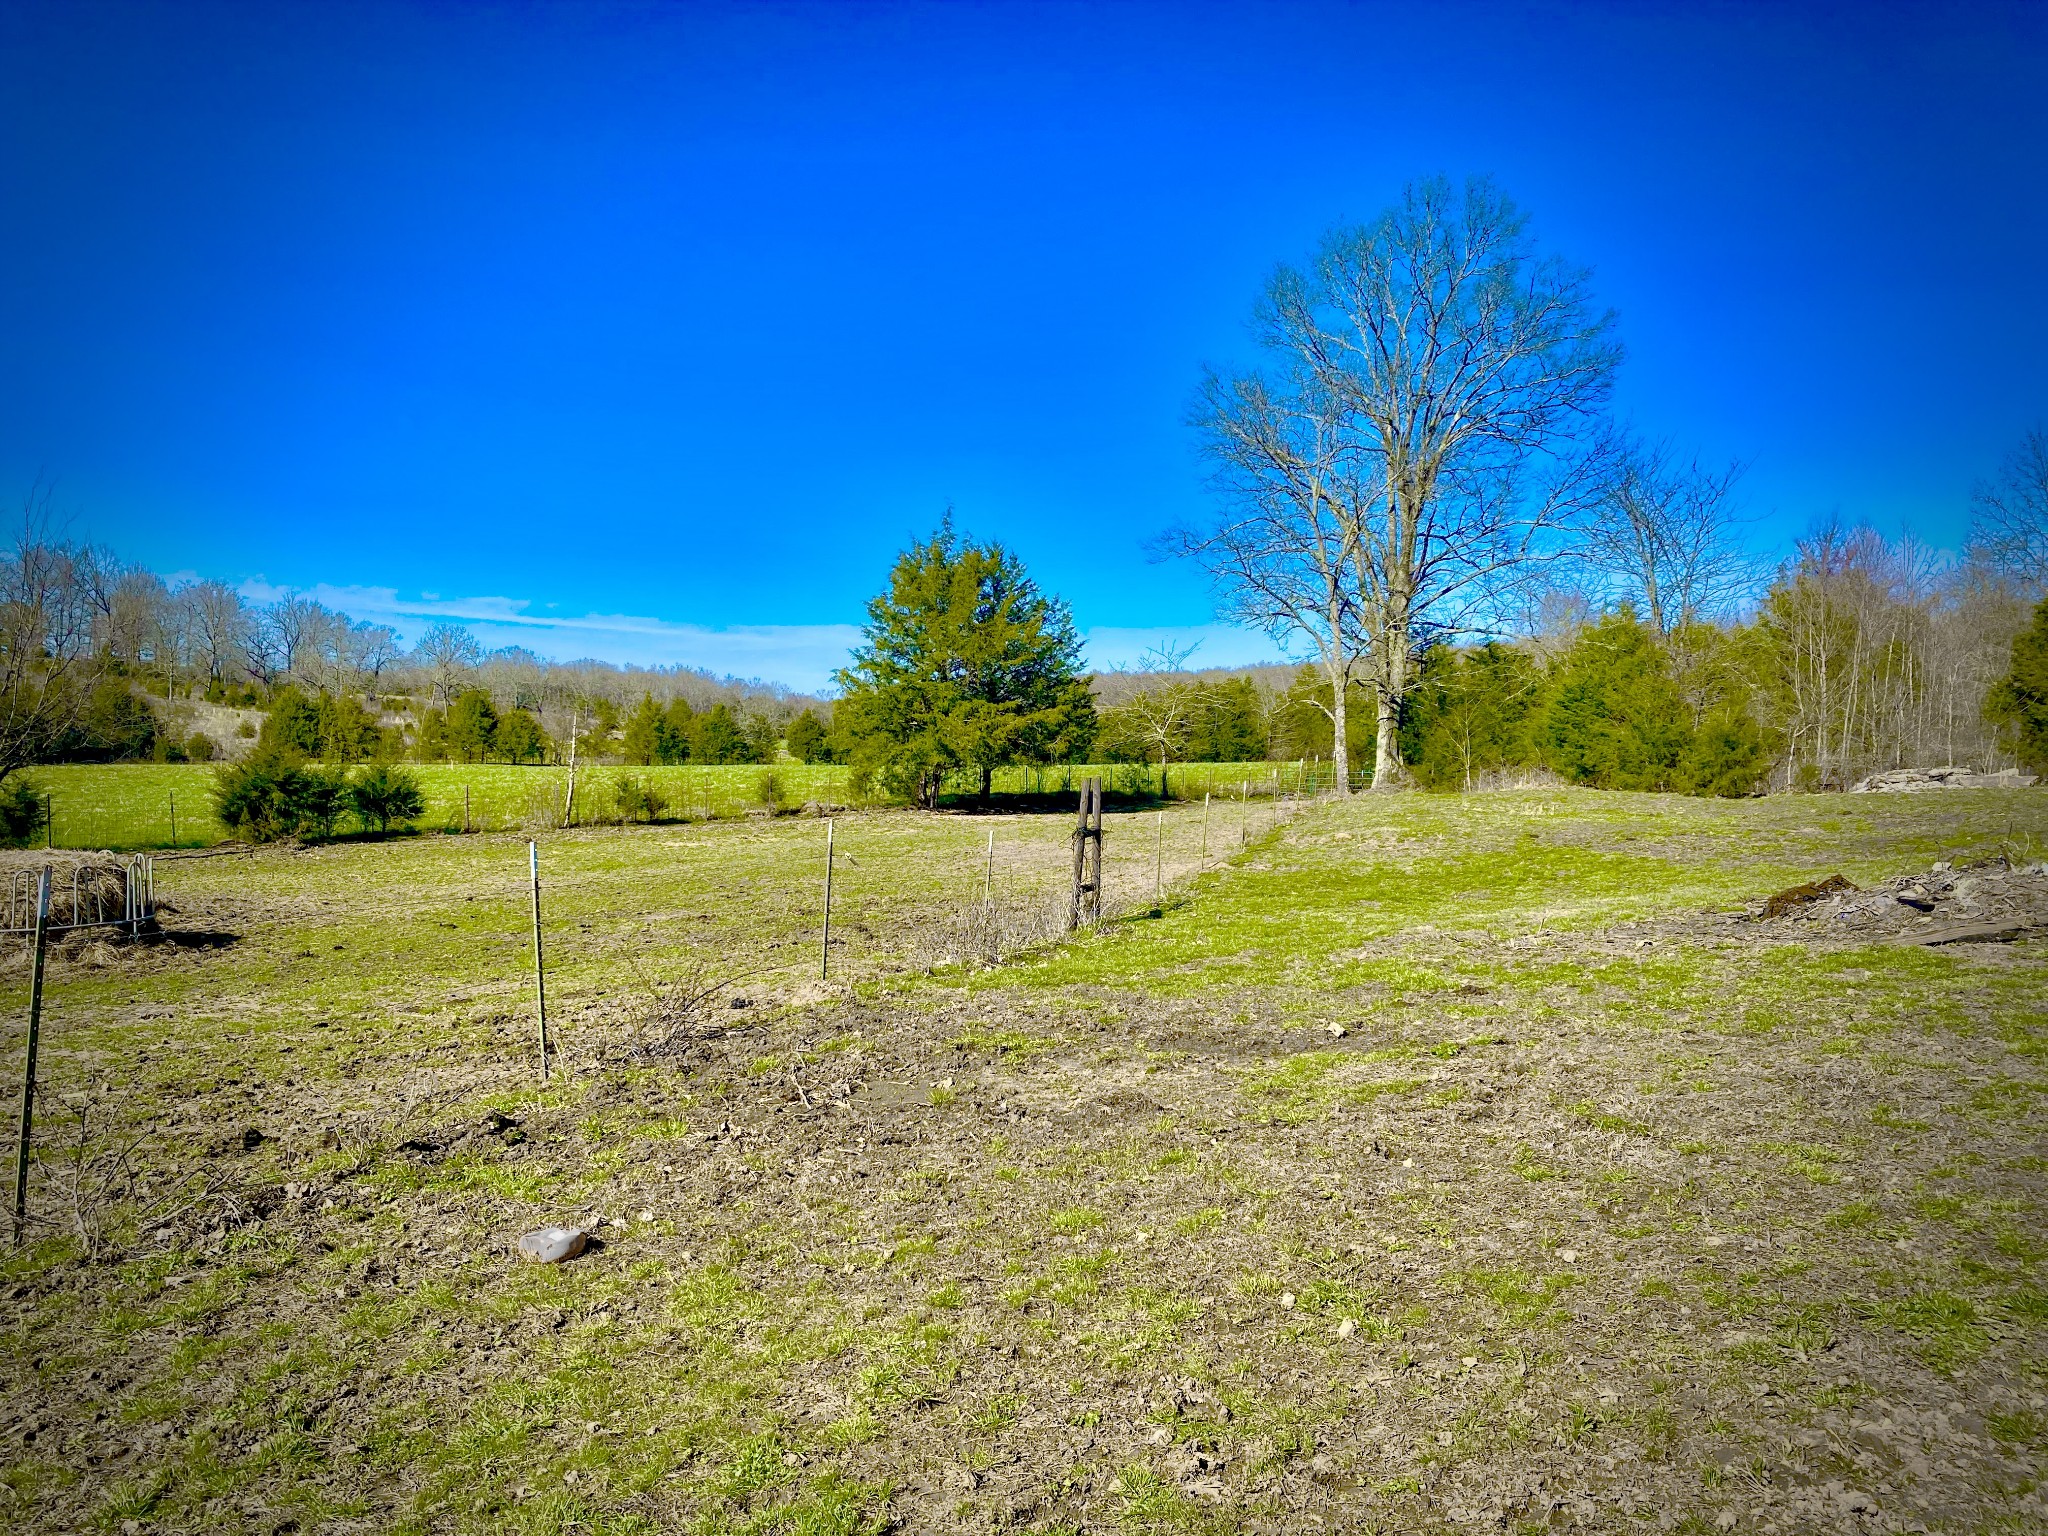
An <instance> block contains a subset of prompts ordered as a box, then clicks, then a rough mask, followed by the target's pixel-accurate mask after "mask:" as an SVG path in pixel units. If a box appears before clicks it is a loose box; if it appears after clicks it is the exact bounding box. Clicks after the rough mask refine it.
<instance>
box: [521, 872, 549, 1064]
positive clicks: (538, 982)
mask: <svg viewBox="0 0 2048 1536" xmlns="http://www.w3.org/2000/svg"><path fill="white" fill-rule="evenodd" d="M526 867H527V871H528V873H529V874H531V876H532V877H533V1001H534V1011H535V1013H536V1015H537V1019H538V1023H539V1025H540V1080H541V1081H542V1082H543V1083H545V1082H546V1081H547V1080H548V973H547V967H546V966H545V965H544V964H542V962H541V951H540V845H539V844H538V843H531V842H529V843H528V844H527V845H526Z"/></svg>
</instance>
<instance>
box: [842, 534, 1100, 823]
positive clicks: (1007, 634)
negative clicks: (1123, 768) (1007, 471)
mask: <svg viewBox="0 0 2048 1536" xmlns="http://www.w3.org/2000/svg"><path fill="white" fill-rule="evenodd" d="M839 684H840V687H841V688H842V690H843V691H844V696H843V697H842V699H841V701H840V703H839V705H838V706H837V709H836V711H835V715H836V720H835V723H836V724H837V726H838V728H839V729H840V730H841V731H842V732H843V733H844V734H845V735H846V737H847V738H848V740H849V741H850V742H851V743H852V744H853V750H854V760H855V762H856V763H857V764H859V765H860V766H862V767H863V768H865V769H867V770H868V771H870V772H874V773H877V774H879V776H880V777H881V780H882V783H883V785H884V787H885V788H887V789H889V790H890V791H892V792H893V793H897V794H903V795H906V796H908V797H910V798H912V799H914V800H915V801H916V802H917V803H918V804H919V805H922V806H927V807H929V806H933V805H936V804H937V803H938V798H939V794H940V792H941V790H942V789H943V788H944V786H945V782H946V778H947V776H948V775H949V774H953V773H957V772H966V773H969V774H972V775H973V776H974V777H975V778H976V780H977V781H978V784H979V788H980V791H981V794H982V795H983V797H984V798H986V796H987V794H988V792H989V787H990V781H991V779H992V777H993V775H994V772H995V769H996V768H997V767H998V766H999V765H1001V764H1003V763H1006V762H1016V761H1020V760H1022V761H1035V762H1044V761H1049V760H1056V759H1057V758H1059V757H1061V756H1064V755H1066V754H1068V753H1070V752H1073V751H1075V750H1076V749H1077V748H1079V747H1080V746H1081V744H1082V743H1083V742H1084V741H1086V740H1087V739H1089V738H1092V735H1093V728H1094V700H1093V697H1092V695H1091V694H1090V692H1089V689H1088V683H1087V680H1086V679H1085V678H1084V677H1083V676H1082V675H1081V640H1080V636H1079V635H1078V634H1077V633H1076V632H1075V629H1074V624H1073V618H1072V615H1071V614H1070V613H1069V612H1068V609H1067V606H1066V604H1065V603H1063V602H1061V601H1060V600H1059V599H1057V598H1053V597H1048V596H1046V595H1045V594H1044V593H1042V592H1041V591H1040V590H1039V589H1038V585H1037V583H1035V582H1034V581H1032V580H1031V578H1030V577H1029V576H1028V575H1027V574H1026V573H1025V570H1024V566H1023V562H1022V561H1020V560H1019V559H1018V558H1017V557H1016V556H1015V555H1014V554H1013V553H1011V552H1010V551H1009V550H1007V549H1005V548H1004V547H1003V546H1002V545H1001V544H996V543H989V544H975V543H972V542H970V541H968V540H965V539H962V538H961V537H959V536H958V535H957V534H955V533H954V531H953V527H952V523H951V520H950V519H948V521H946V522H945V523H943V524H941V526H940V527H939V530H938V531H937V532H936V533H934V534H933V535H932V536H931V538H929V539H927V540H925V541H924V542H923V543H920V544H916V545H913V546H912V547H911V548H909V549H907V550H905V551H904V552H903V553H902V554H901V555H900V556H899V557H898V558H897V561H896V565H895V568H894V569H893V570H892V571H891V572H890V575H889V587H888V590H887V591H886V592H883V593H881V594H880V595H878V596H876V597H875V598H874V599H872V600H871V601H870V602H869V603H868V623H867V627H866V633H865V639H864V643H863V644H862V645H861V646H860V648H859V649H857V650H856V651H855V652H854V659H853V665H852V666H850V667H848V668H845V669H844V670H842V671H841V672H840V673H839Z"/></svg>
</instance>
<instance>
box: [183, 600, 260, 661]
mask: <svg viewBox="0 0 2048 1536" xmlns="http://www.w3.org/2000/svg"><path fill="white" fill-rule="evenodd" d="M178 599H179V602H180V603H181V604H182V605H183V607H184V610H185V618H186V627H187V630H188V631H189V633H190V634H191V637H192V643H193V646H194V648H195V649H196V650H197V651H199V652H200V653H202V654H203V655H204V656H205V657H206V675H207V677H208V679H209V680H210V681H213V682H223V681H225V680H226V679H227V678H228V677H230V676H231V675H233V674H234V673H236V672H239V671H243V670H245V669H246V668H247V666H248V652H249V638H250V634H251V632H252V629H253V625H252V623H251V621H250V616H249V605H248V604H247V603H246V602H244V601H243V600H242V594H241V593H239V592H237V591H236V590H235V589H234V588H233V587H231V586H229V585H228V584H227V583H226V582H222V581H195V582H193V583H192V584H191V585H190V586H188V587H183V588H181V589H180V590H179V592H178Z"/></svg>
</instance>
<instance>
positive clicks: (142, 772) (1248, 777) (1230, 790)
mask: <svg viewBox="0 0 2048 1536" xmlns="http://www.w3.org/2000/svg"><path fill="white" fill-rule="evenodd" d="M414 771H415V772H416V773H417V774H418V775H419V777H420V783H421V787H422V788H423V789H424V790H425V791H426V797H427V812H426V815H425V816H423V817H422V818H421V819H420V823H419V824H420V826H421V828H422V829H425V830H429V831H438V832H454V831H459V830H461V829H462V827H463V826H464V816H465V812H466V814H467V817H468V822H467V824H468V826H469V827H470V828H471V829H473V830H476V831H484V832H493V831H495V832H502V831H513V830H520V829H538V828H544V827H553V826H557V825H559V824H560V822H561V819H562V800H563V797H564V796H565V795H566V794H567V792H568V784H569V772H568V770H567V769H566V768H541V767H531V766H529V767H513V766H510V765H508V764H504V763H472V764H460V763H428V764H425V765H424V766H420V767H416V768H415V769H414ZM769 772H772V773H773V774H774V776H775V778H776V780H777V783H778V785H779V786H780V789H781V799H782V803H783V804H785V805H788V806H799V805H802V804H803V803H804V802H805V801H817V802H820V803H826V804H839V805H851V804H856V803H859V799H860V797H858V796H856V795H855V794H854V793H853V791H852V789H851V787H850V785H849V782H848V781H849V779H850V777H851V773H852V770H850V769H848V768H843V767H831V766H824V765H819V766H812V765H809V764H805V763H778V764H776V765H775V766H774V767H773V768H772V769H768V768H763V767H760V766H756V765H751V764H750V765H744V766H726V767H705V766H694V767H693V766H690V765H687V764H685V765H681V766H676V767H667V768H615V767H596V768H592V767H588V766H586V767H584V768H582V769H579V771H578V775H577V789H576V806H577V814H578V818H579V819H580V820H598V821H608V820H611V819H612V816H613V800H612V785H613V784H614V783H615V782H616V781H617V779H618V777H619V775H620V774H622V773H624V774H631V775H632V776H633V777H635V778H636V779H639V780H640V781H642V782H643V783H649V784H651V785H652V786H653V787H654V788H655V789H656V790H657V791H658V792H659V793H660V794H661V796H662V797H663V799H665V800H666V801H667V802H668V810H667V812H666V815H667V817H668V818H669V819H671V820H675V821H683V820H706V819H711V818H714V817H730V816H739V815H744V814H745V813H746V812H748V811H750V810H756V809H759V808H760V807H761V806H762V805H763V796H762V775H763V774H764V773H769ZM1302 772H1303V770H1302V766H1301V765H1300V764H1297V763H1191V764H1188V765H1186V766H1180V765H1176V766H1175V767H1174V768H1173V769H1172V770H1171V773H1170V778H1169V787H1170V788H1171V790H1172V792H1173V794H1174V795H1175V797H1177V798H1183V799H1184V798H1189V797H1194V798H1199V797H1200V796H1201V795H1202V794H1203V793H1204V792H1205V791H1209V790H1213V791H1214V792H1215V793H1216V794H1217V795H1219V796H1224V797H1226V798H1228V797H1235V796H1236V795H1237V794H1238V793H1239V791H1240V788H1241V787H1243V786H1245V785H1247V784H1248V785H1249V786H1250V791H1251V793H1252V795H1253V796H1254V797H1256V796H1258V795H1260V794H1262V793H1263V794H1268V795H1270V794H1271V793H1272V792H1273V790H1274V789H1275V788H1276V787H1285V788H1286V789H1288V790H1290V791H1291V790H1293V789H1295V788H1296V787H1298V785H1299V784H1300V782H1301V778H1302ZM1089 774H1100V775H1103V776H1104V779H1105V783H1106V784H1107V785H1108V786H1109V787H1110V788H1111V789H1112V790H1121V791H1123V792H1125V793H1129V794H1145V793H1148V792H1149V791H1150V790H1151V789H1153V788H1156V786H1157V784H1158V770H1157V769H1156V768H1154V769H1149V770H1148V769H1138V768H1133V767H1131V766H1129V765H1122V764H1110V765H1107V766H1104V765H1092V766H1077V767H1073V768H1053V769H1045V770H1040V769H1030V770H1025V769H1021V768H1008V769H1004V770H1003V771H1002V772H1000V773H998V774H997V775H996V784H995V788H996V790H997V792H998V793H1000V794H1010V795H1015V794H1020V793H1024V792H1026V791H1034V792H1035V791H1039V790H1056V789H1058V788H1059V787H1060V786H1061V785H1063V784H1067V785H1071V781H1073V780H1076V779H1079V778H1084V777H1086V776H1088V775H1089ZM29 777H30V778H31V779H33V781H34V782H35V784H36V785H37V787H38V788H39V789H41V790H43V791H45V792H47V793H48V794H50V795H51V796H53V797H54V799H55V810H54V816H53V827H52V840H53V842H54V843H55V845H56V846H57V847H59V848H112V849H136V848H168V847H172V846H177V847H186V848H197V847H203V846H205V845H207V844H209V843H214V842H218V841H220V840H221V839H222V838H223V837H225V836H226V835H227V834H226V833H225V831H224V830H223V829H222V828H221V826H220V824H219V823H218V822H216V821H215V820H214V818H213V796H212V789H213V780H214V770H213V769H212V768H211V767H210V766H207V765H205V764H200V763H105V764H101V763H92V764H80V763H64V764H56V765H52V766H49V767H43V768H34V769H30V770H29ZM174 817H175V827H174V823H173V818H174ZM174 831H175V835H176V841H175V844H174V843H173V833H174Z"/></svg>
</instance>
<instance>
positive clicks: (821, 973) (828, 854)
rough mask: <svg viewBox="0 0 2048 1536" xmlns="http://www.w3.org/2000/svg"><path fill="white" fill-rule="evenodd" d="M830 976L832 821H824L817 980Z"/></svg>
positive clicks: (829, 819) (828, 819)
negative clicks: (822, 931) (822, 906)
mask: <svg viewBox="0 0 2048 1536" xmlns="http://www.w3.org/2000/svg"><path fill="white" fill-rule="evenodd" d="M831 974H832V820H831V818H830V817H827V818H826V819H825V936H824V938H823V939H822V940H820V941H819V944H818V980H820V981H824V980H826V979H827V978H828V977H830V976H831Z"/></svg>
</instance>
